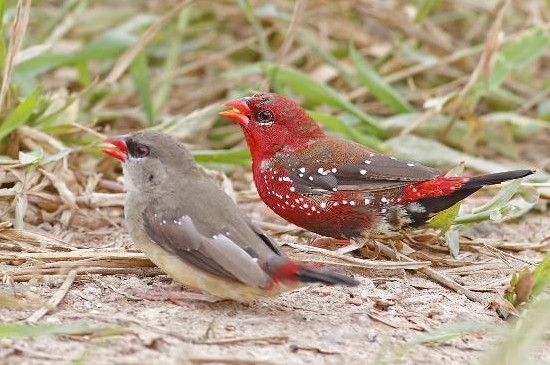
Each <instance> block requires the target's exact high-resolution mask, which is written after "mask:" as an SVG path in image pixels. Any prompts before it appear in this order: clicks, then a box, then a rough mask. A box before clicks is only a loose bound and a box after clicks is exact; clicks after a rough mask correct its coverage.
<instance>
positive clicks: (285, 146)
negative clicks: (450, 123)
mask: <svg viewBox="0 0 550 365" xmlns="http://www.w3.org/2000/svg"><path fill="white" fill-rule="evenodd" d="M225 106H228V107H230V108H232V109H231V110H227V111H224V112H222V113H221V115H223V116H224V117H225V118H227V119H230V120H232V121H234V122H236V123H238V124H239V125H240V126H241V127H242V130H243V131H244V135H245V138H246V142H247V143H248V147H249V148H250V152H251V155H252V170H253V174H254V182H255V184H256V188H257V189H258V192H259V194H260V197H261V198H262V200H263V201H264V202H265V203H266V204H267V205H268V206H269V207H270V208H271V209H272V210H273V211H274V212H275V213H277V214H278V215H280V216H281V217H283V218H284V219H286V220H287V221H289V222H292V223H294V224H296V225H298V226H300V227H303V228H305V229H307V230H310V231H313V232H316V233H318V234H321V235H323V236H328V237H333V238H337V239H346V240H349V239H354V240H356V241H359V240H360V239H365V238H368V237H369V236H370V235H372V234H376V233H390V232H396V231H399V230H401V229H404V228H409V227H420V226H422V225H424V224H425V223H426V221H427V220H429V219H430V218H431V217H433V216H434V215H435V214H436V213H437V212H439V211H441V210H444V209H446V208H449V207H451V206H452V205H453V204H455V203H456V202H458V201H460V200H462V199H464V198H466V197H467V196H469V195H470V194H472V193H474V192H475V191H477V190H478V189H480V188H481V187H483V186H484V185H492V184H498V183H501V182H503V181H506V180H511V179H517V178H521V177H524V176H527V175H530V174H532V173H533V172H534V171H531V170H516V171H507V172H500V173H495V174H488V175H481V176H474V177H444V176H442V175H441V173H440V172H439V171H437V170H435V169H433V168H430V167H426V166H423V165H421V164H418V163H415V162H411V161H403V160H399V159H397V158H395V157H389V156H385V155H381V154H379V153H377V152H376V151H373V150H371V149H369V148H367V147H365V146H363V145H360V144H357V143H354V142H350V141H346V140H343V139H340V138H335V137H331V136H328V135H326V134H325V133H324V132H323V130H322V129H321V128H320V127H319V126H318V125H317V124H316V123H315V122H314V121H313V119H312V118H311V117H310V116H309V115H308V114H307V113H306V111H305V110H304V109H302V108H301V107H300V106H299V105H297V104H296V103H294V102H292V101H290V100H288V99H286V98H284V97H283V96H281V95H277V94H256V95H253V96H251V97H246V98H242V99H238V100H234V101H230V102H228V103H226V104H225Z"/></svg>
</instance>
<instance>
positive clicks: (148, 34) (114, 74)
mask: <svg viewBox="0 0 550 365" xmlns="http://www.w3.org/2000/svg"><path fill="white" fill-rule="evenodd" d="M193 1H194V0H185V1H182V2H181V3H179V4H178V5H177V6H175V7H174V8H173V9H172V10H170V11H169V12H167V13H166V14H164V15H163V16H162V17H161V18H160V19H159V20H157V21H156V22H155V23H154V24H153V25H151V26H150V27H149V28H148V29H147V30H146V31H145V32H144V33H143V34H142V35H141V37H140V38H139V40H138V41H137V43H136V44H135V45H133V46H132V47H131V48H130V49H128V50H127V51H126V52H124V54H123V55H122V56H120V58H119V59H118V60H117V61H116V63H115V65H114V66H113V69H112V70H111V72H110V73H109V75H107V77H106V78H105V83H107V84H114V83H115V82H116V81H117V80H118V79H119V78H120V76H122V75H123V74H124V72H125V71H126V69H128V67H129V66H130V64H131V63H132V61H133V60H134V59H135V58H136V57H137V56H138V54H139V53H140V52H141V50H142V49H143V48H144V47H145V46H146V45H147V44H148V43H149V42H151V41H152V40H153V37H154V36H155V34H157V33H158V31H159V30H161V29H162V28H164V26H165V25H166V24H168V22H170V20H172V19H173V18H174V17H176V16H177V15H178V14H179V13H180V11H181V10H182V9H183V8H184V7H186V6H187V5H189V4H191V3H192V2H193Z"/></svg>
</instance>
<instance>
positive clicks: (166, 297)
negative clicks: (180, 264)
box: [130, 288, 223, 304]
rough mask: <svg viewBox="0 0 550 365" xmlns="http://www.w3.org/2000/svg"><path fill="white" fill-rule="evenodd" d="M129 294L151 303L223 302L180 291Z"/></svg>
mask: <svg viewBox="0 0 550 365" xmlns="http://www.w3.org/2000/svg"><path fill="white" fill-rule="evenodd" d="M130 294H131V295H133V296H134V297H138V298H140V299H145V300H152V301H167V302H172V303H174V304H180V303H181V302H188V301H200V302H209V303H216V302H219V301H222V300H223V299H222V298H218V297H215V296H213V295H210V294H203V293H196V292H191V291H185V290H181V289H162V288H157V289H148V290H139V289H133V290H130Z"/></svg>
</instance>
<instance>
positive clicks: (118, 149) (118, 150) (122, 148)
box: [101, 137, 128, 162]
mask: <svg viewBox="0 0 550 365" xmlns="http://www.w3.org/2000/svg"><path fill="white" fill-rule="evenodd" d="M105 143H110V144H112V145H113V146H115V147H114V148H105V149H103V150H101V152H103V153H104V154H106V155H109V156H112V157H114V158H116V159H119V160H120V161H122V162H124V161H125V160H126V158H127V157H128V147H126V140H125V139H124V138H123V137H113V138H107V139H106V140H105Z"/></svg>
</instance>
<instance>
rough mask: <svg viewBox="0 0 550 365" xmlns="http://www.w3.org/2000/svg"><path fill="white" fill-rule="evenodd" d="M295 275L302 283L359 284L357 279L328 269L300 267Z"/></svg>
mask: <svg viewBox="0 0 550 365" xmlns="http://www.w3.org/2000/svg"><path fill="white" fill-rule="evenodd" d="M296 276H297V278H298V280H299V281H300V282H302V283H323V284H325V285H345V286H357V285H359V281H357V280H355V279H353V278H350V277H349V276H345V275H340V274H338V273H335V272H334V271H331V270H328V269H318V270H313V269H305V268H302V269H300V270H299V271H298V272H297V275H296Z"/></svg>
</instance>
